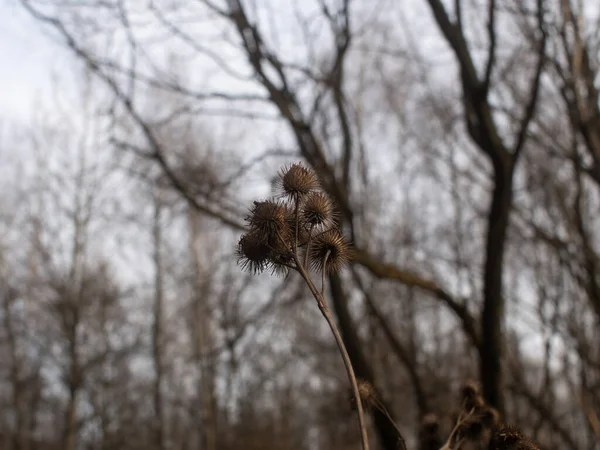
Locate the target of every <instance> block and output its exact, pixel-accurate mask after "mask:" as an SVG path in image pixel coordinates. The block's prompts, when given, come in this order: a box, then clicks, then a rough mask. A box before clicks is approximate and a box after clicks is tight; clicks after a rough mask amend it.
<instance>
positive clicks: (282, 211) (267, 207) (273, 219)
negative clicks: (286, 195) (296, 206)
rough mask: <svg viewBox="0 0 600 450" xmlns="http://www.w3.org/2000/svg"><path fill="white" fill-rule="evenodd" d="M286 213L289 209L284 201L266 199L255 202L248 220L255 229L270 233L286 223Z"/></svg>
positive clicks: (247, 217)
mask: <svg viewBox="0 0 600 450" xmlns="http://www.w3.org/2000/svg"><path fill="white" fill-rule="evenodd" d="M286 215H287V209H286V206H285V205H284V204H283V203H281V202H277V201H272V200H265V201H261V202H254V204H253V206H252V208H250V214H248V215H247V216H246V221H247V222H248V224H249V225H250V228H252V229H253V230H258V231H260V232H262V233H263V234H270V233H272V232H273V231H275V230H278V229H279V228H281V226H283V225H284V224H285V219H286Z"/></svg>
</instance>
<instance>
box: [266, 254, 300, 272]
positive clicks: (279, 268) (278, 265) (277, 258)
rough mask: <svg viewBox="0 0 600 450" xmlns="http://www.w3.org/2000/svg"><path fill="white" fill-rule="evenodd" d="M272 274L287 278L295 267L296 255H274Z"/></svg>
mask: <svg viewBox="0 0 600 450" xmlns="http://www.w3.org/2000/svg"><path fill="white" fill-rule="evenodd" d="M270 263H271V274H272V275H275V276H278V277H285V276H287V275H288V274H289V273H290V268H292V267H294V266H295V263H294V255H293V254H292V252H291V251H290V252H286V253H274V254H272V255H271V258H270Z"/></svg>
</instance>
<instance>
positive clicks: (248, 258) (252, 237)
mask: <svg viewBox="0 0 600 450" xmlns="http://www.w3.org/2000/svg"><path fill="white" fill-rule="evenodd" d="M270 253H271V252H270V250H269V246H268V245H267V243H266V242H265V241H264V239H262V238H261V236H259V235H258V234H257V233H256V232H249V233H247V234H243V235H242V237H241V238H240V240H239V242H238V249H237V254H238V263H239V264H240V265H241V266H242V269H243V270H247V271H249V272H252V273H261V272H262V271H263V270H265V268H266V267H267V266H268V265H269V255H270Z"/></svg>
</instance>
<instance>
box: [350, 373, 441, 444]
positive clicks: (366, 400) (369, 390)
mask: <svg viewBox="0 0 600 450" xmlns="http://www.w3.org/2000/svg"><path fill="white" fill-rule="evenodd" d="M357 384H358V394H359V398H360V400H361V403H362V405H363V407H364V408H365V409H371V408H374V409H377V410H379V411H380V412H381V413H383V414H384V415H385V416H386V417H387V419H388V420H389V421H390V423H391V424H392V425H393V427H394V428H395V429H396V431H397V432H398V437H399V445H398V448H400V449H406V446H405V443H404V438H403V437H402V433H401V432H400V428H399V427H398V425H397V424H396V422H394V419H392V416H391V415H390V413H389V412H388V410H387V408H386V407H385V405H384V404H383V402H382V401H381V400H379V397H378V396H377V391H376V390H375V387H374V386H373V385H372V384H371V383H369V382H368V381H366V380H357ZM350 406H351V407H352V409H356V407H357V404H356V396H355V395H354V394H353V393H352V392H351V394H350ZM436 450H437V449H436Z"/></svg>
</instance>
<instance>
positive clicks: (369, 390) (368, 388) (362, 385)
mask: <svg viewBox="0 0 600 450" xmlns="http://www.w3.org/2000/svg"><path fill="white" fill-rule="evenodd" d="M356 384H357V385H358V394H359V396H360V401H361V402H362V404H363V406H365V407H367V408H368V407H371V406H374V405H376V404H377V392H376V391H375V388H374V387H373V385H372V384H371V383H369V382H368V381H366V380H356ZM350 406H351V407H352V409H356V398H354V396H353V395H352V393H350Z"/></svg>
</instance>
